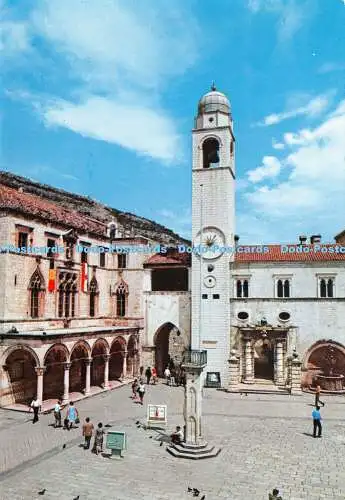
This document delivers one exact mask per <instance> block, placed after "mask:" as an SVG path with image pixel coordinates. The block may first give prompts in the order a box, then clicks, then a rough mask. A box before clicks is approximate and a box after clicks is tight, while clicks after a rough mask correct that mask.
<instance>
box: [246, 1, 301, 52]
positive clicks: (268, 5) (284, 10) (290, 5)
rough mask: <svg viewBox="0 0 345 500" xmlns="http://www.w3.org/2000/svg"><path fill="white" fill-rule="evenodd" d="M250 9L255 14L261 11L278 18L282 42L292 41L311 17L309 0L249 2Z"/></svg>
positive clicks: (278, 30) (279, 36)
mask: <svg viewBox="0 0 345 500" xmlns="http://www.w3.org/2000/svg"><path fill="white" fill-rule="evenodd" d="M248 7H249V10H251V12H253V13H254V14H257V13H259V12H260V11H261V12H267V13H269V14H273V15H275V16H276V17H277V32H278V40H279V41H280V42H286V41H288V40H290V39H291V38H292V37H293V36H294V35H295V33H296V32H297V31H298V30H299V29H300V28H301V27H302V26H303V24H304V22H305V20H306V19H307V18H308V16H309V17H310V9H309V8H308V7H309V2H308V0H298V1H296V0H248Z"/></svg>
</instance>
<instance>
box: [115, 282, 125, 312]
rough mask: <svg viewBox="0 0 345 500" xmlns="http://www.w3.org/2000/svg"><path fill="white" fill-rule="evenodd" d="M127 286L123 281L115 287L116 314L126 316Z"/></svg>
mask: <svg viewBox="0 0 345 500" xmlns="http://www.w3.org/2000/svg"><path fill="white" fill-rule="evenodd" d="M127 295H128V286H127V285H126V283H125V282H124V281H121V283H120V284H119V285H118V287H117V288H116V316H121V317H124V316H126V312H127V311H126V309H127Z"/></svg>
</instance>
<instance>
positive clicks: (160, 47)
mask: <svg viewBox="0 0 345 500" xmlns="http://www.w3.org/2000/svg"><path fill="white" fill-rule="evenodd" d="M27 22H28V24H29V25H30V29H31V31H32V34H33V36H35V37H36V38H37V39H41V43H39V44H36V49H35V50H36V56H37V57H41V60H42V58H43V59H44V61H45V62H46V63H47V64H48V65H54V77H56V81H57V82H59V83H60V87H61V89H63V91H64V92H65V94H64V95H63V96H62V95H61V94H59V93H58V92H56V93H55V95H52V96H49V98H46V97H42V96H41V97H40V99H39V100H40V101H41V104H42V105H41V106H39V107H38V109H36V111H37V110H38V111H40V110H41V112H42V113H43V119H44V122H45V123H46V124H47V125H54V124H55V125H58V126H60V127H65V128H68V129H70V130H72V131H74V132H75V133H78V134H81V135H83V136H85V137H90V138H94V139H97V140H103V141H106V142H110V143H115V144H117V145H119V146H122V147H124V148H128V149H130V150H132V151H134V152H136V153H137V154H139V155H146V156H149V157H152V158H154V159H159V160H163V161H165V162H167V163H168V162H173V161H175V162H178V161H181V158H182V153H181V144H180V142H179V138H178V134H177V132H176V128H177V124H176V123H175V120H174V118H173V117H172V116H169V115H168V114H167V113H166V112H165V110H164V108H163V106H162V104H161V93H162V91H163V90H164V88H165V87H166V86H167V85H168V84H169V82H170V80H171V79H172V78H173V77H175V76H178V75H181V74H183V73H184V72H185V71H186V70H187V69H188V68H189V67H190V66H191V65H193V64H194V62H195V61H196V59H197V57H198V50H199V49H198V45H197V44H198V43H199V40H200V37H198V36H197V33H198V27H197V25H196V22H195V21H194V17H193V16H191V15H190V13H189V11H188V2H187V4H186V2H184V3H182V0H181V1H180V0H177V1H176V2H173V3H172V2H169V3H168V2H166V3H165V5H164V9H162V8H161V6H157V5H156V3H154V2H151V1H150V0H142V1H141V2H136V1H135V0H128V1H127V2H121V1H120V0H112V1H108V0H39V1H38V2H36V4H35V7H34V11H33V12H31V13H30V14H29V17H28V20H27ZM47 44H48V51H49V53H50V54H52V56H53V57H52V58H51V59H49V60H48V59H47V58H46V56H44V55H42V54H39V50H40V47H42V46H45V47H47ZM45 50H46V49H45ZM54 58H55V59H54ZM48 67H49V66H48ZM60 67H61V68H62V69H61V70H60ZM59 70H60V73H58V72H59ZM33 71H34V69H33ZM58 87H59V86H58V85H55V88H58ZM66 91H68V92H69V95H72V96H73V97H72V98H69V99H66ZM25 92H26V89H24V92H22V95H24V94H25ZM44 101H45V102H44ZM32 104H33V106H36V107H37V100H35V99H34V100H32Z"/></svg>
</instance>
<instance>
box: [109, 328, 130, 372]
mask: <svg viewBox="0 0 345 500" xmlns="http://www.w3.org/2000/svg"><path fill="white" fill-rule="evenodd" d="M125 352H126V341H125V339H124V338H123V337H121V336H118V337H115V339H114V340H113V342H112V344H111V347H110V359H109V380H119V379H120V378H121V377H122V376H123V375H124V373H123V364H124V363H123V362H124V358H125Z"/></svg>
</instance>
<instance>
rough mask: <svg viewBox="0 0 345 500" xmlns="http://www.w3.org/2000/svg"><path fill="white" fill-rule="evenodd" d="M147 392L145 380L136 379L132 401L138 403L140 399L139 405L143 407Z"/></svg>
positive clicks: (133, 384)
mask: <svg viewBox="0 0 345 500" xmlns="http://www.w3.org/2000/svg"><path fill="white" fill-rule="evenodd" d="M145 391H146V389H145V384H144V380H143V378H142V377H141V378H140V379H139V380H138V379H137V378H136V379H134V380H133V383H132V399H133V400H134V401H137V400H138V397H139V403H140V404H141V405H143V404H144V396H145Z"/></svg>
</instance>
